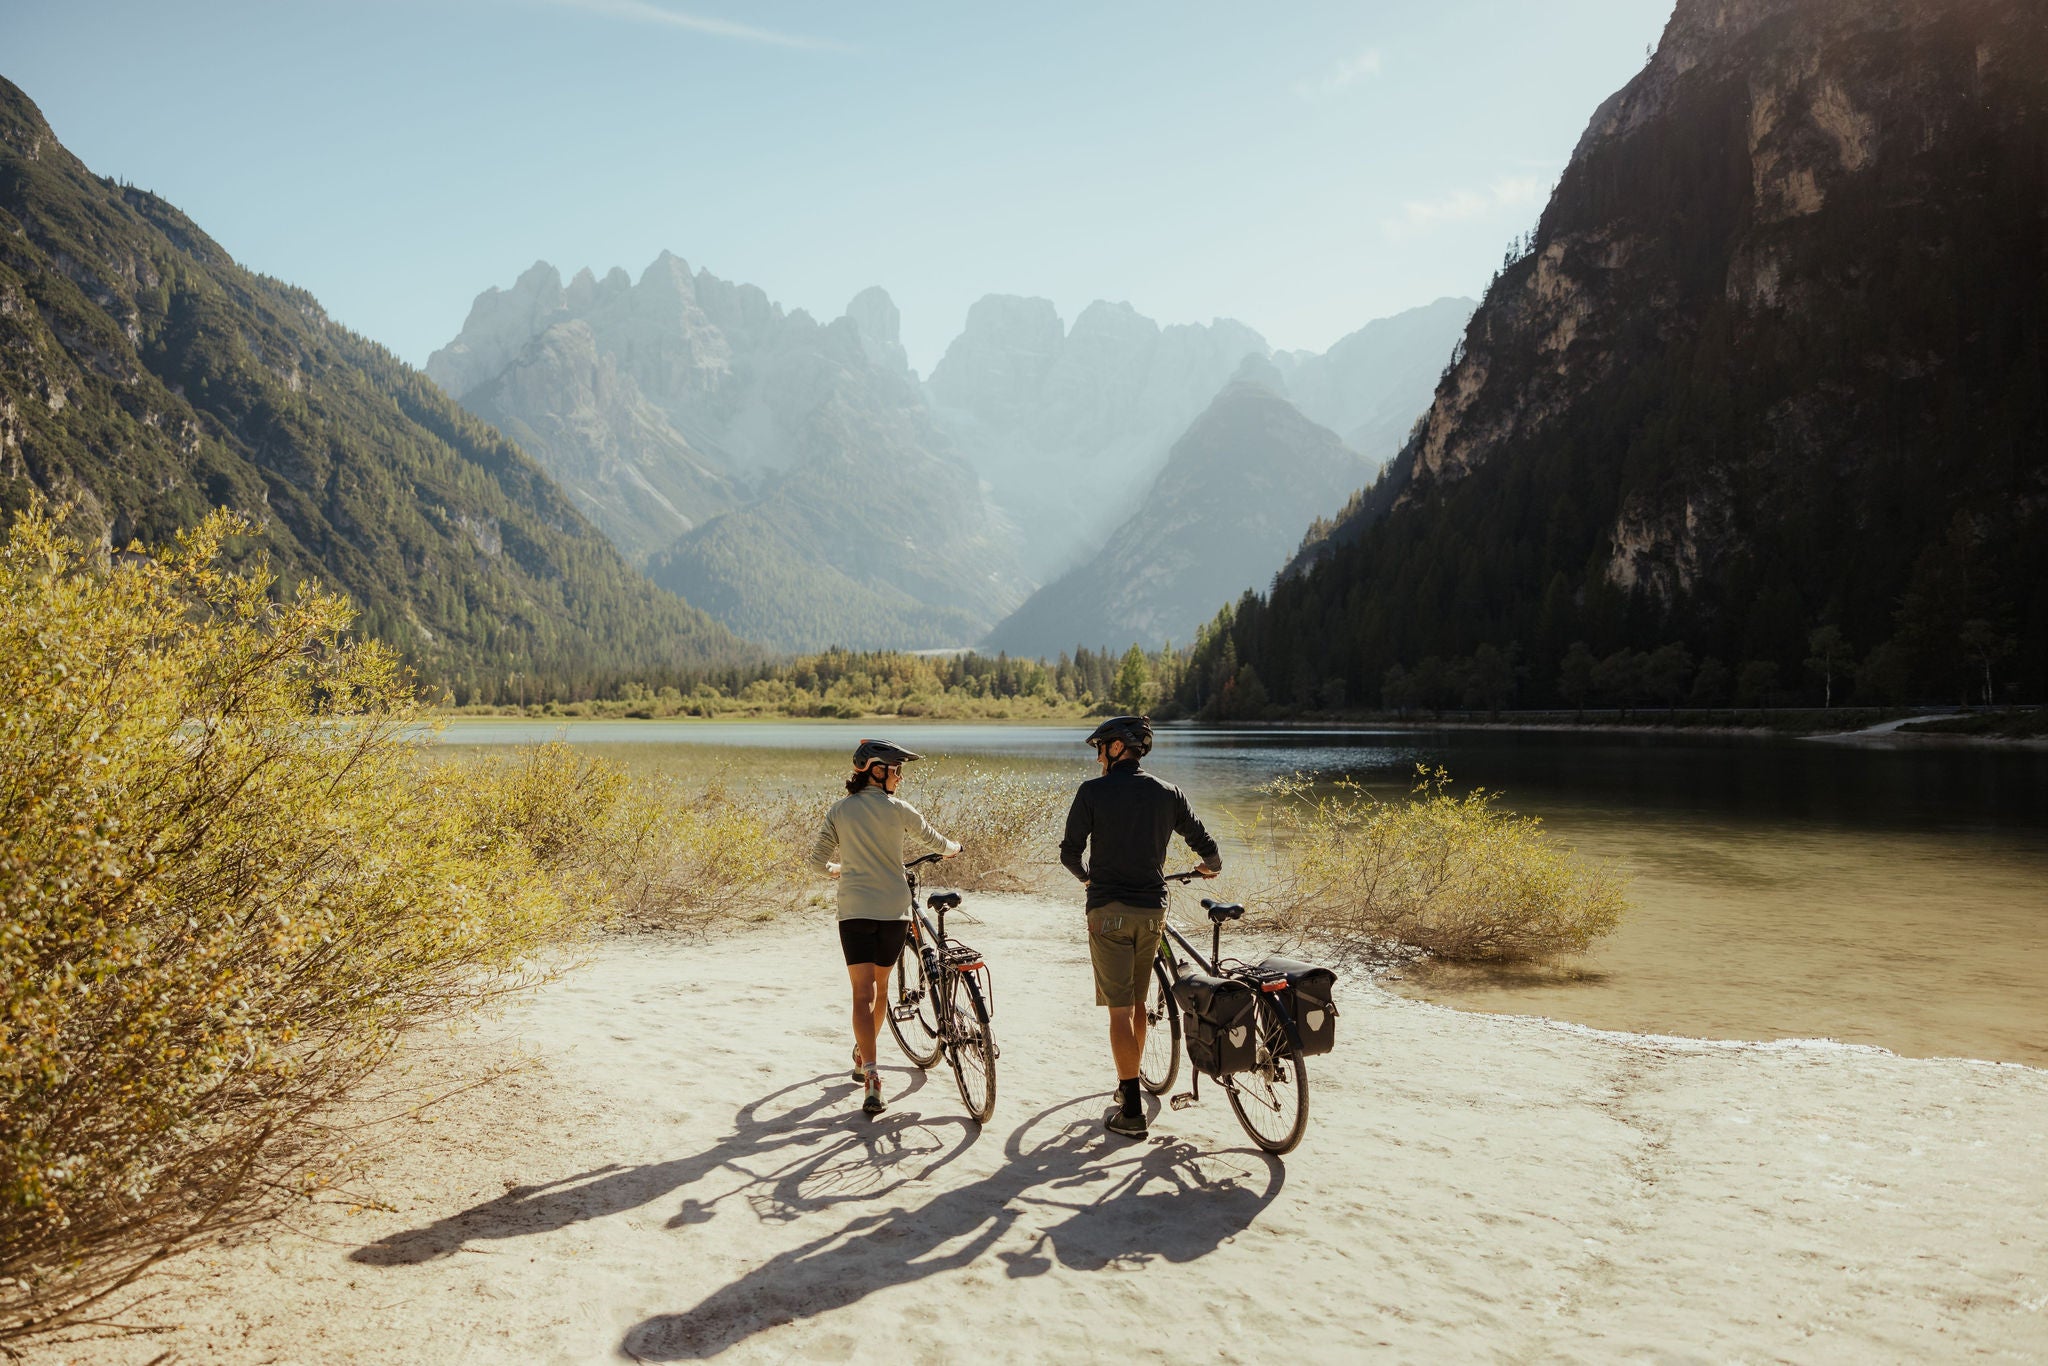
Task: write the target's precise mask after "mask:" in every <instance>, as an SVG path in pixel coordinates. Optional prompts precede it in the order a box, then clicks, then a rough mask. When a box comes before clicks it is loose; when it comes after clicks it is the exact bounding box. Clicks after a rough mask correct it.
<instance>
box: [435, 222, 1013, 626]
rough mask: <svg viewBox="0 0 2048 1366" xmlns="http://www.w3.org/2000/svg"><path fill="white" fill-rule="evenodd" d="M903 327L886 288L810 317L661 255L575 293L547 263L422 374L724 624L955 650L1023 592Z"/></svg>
mask: <svg viewBox="0 0 2048 1366" xmlns="http://www.w3.org/2000/svg"><path fill="white" fill-rule="evenodd" d="M897 327H898V317H897V312H896V306H895V304H894V303H893V302H892V301H891V300H890V298H889V296H888V295H887V294H886V293H885V292H883V291H882V290H880V289H869V290H865V291H863V292H862V293H861V294H859V295H857V296H856V297H855V298H854V299H853V301H852V302H851V303H850V304H848V306H847V313H846V315H845V316H844V317H842V318H840V319H838V320H837V321H835V322H833V323H831V324H830V325H827V326H820V325H819V324H818V323H817V322H816V321H815V320H814V319H813V318H811V316H810V315H809V314H807V313H804V312H803V311H801V310H795V311H789V312H785V311H784V310H783V309H782V308H781V307H780V306H779V305H777V304H775V303H774V302H773V301H771V300H770V299H769V298H768V296H767V295H766V294H765V293H763V292H762V291H761V290H759V289H757V288H755V287H754V286H752V285H735V284H732V283H730V282H728V281H725V280H721V279H719V278H717V277H716V276H713V275H711V274H710V273H709V272H705V271H698V272H695V273H693V272H692V271H691V270H690V268H689V266H688V265H687V264H686V263H684V262H683V261H682V260H680V259H679V258H677V257H675V256H672V255H670V254H668V253H666V252H664V253H663V254H662V255H661V256H660V257H659V258H658V259H656V260H655V261H654V263H653V264H652V265H650V266H648V268H647V269H646V270H645V271H644V272H642V274H641V276H640V278H639V280H637V281H635V280H633V279H631V278H630V277H628V276H627V275H626V274H625V272H624V271H620V270H614V271H612V272H610V273H609V274H608V275H606V276H605V277H604V278H602V279H599V278H597V277H596V276H595V275H593V274H592V273H591V272H590V271H588V270H585V271H583V272H581V273H579V274H578V275H577V276H576V277H575V278H574V279H572V280H571V281H569V283H568V284H567V285H566V286H565V285H564V284H563V283H562V281H561V277H560V276H559V274H557V273H556V271H555V270H554V268H553V267H551V266H548V265H546V264H545V263H542V264H539V265H536V266H535V267H533V268H532V269H531V270H529V271H527V272H526V274H524V275H522V276H521V277H520V278H519V280H518V281H517V282H516V283H515V284H514V285H513V286H512V287H511V288H510V289H506V290H497V289H492V290H488V291H486V292H485V293H484V294H482V295H481V296H479V297H478V299H477V301H476V303H475V305H474V307H473V308H472V309H471V311H470V316H469V319H468V321H467V322H466V323H465V324H464V326H463V330H462V333H461V335H460V336H458V337H457V338H456V340H455V341H454V342H452V343H450V344H449V345H448V346H447V347H445V348H443V349H442V350H440V351H438V352H436V353H435V354H434V356H433V358H432V359H431V360H429V361H428V363H427V371H428V373H429V374H430V375H432V376H433V377H434V379H435V380H436V382H438V383H439V384H441V385H442V387H443V388H444V389H446V390H447V391H448V392H450V393H451V394H456V395H459V396H460V398H461V401H462V403H463V405H464V406H465V407H467V408H468V409H469V410H470V411H472V412H474V413H476V414H477V415H478V416H480V417H484V418H486V419H488V420H489V421H491V422H494V423H496V424H497V425H498V426H500V427H501V428H503V429H505V430H507V431H508V432H512V433H514V434H516V435H517V436H518V438H519V440H520V441H521V443H522V444H523V445H525V446H526V447H527V449H529V450H530V451H532V452H533V453H534V455H535V457H536V458H537V459H539V460H540V461H541V463H542V464H543V465H545V466H546V467H547V469H548V470H549V472H550V473H551V474H553V475H554V476H555V477H556V478H557V479H559V480H560V481H561V482H562V484H563V486H564V487H565V488H567V489H568V490H569V492H570V493H571V495H572V496H574V497H575V498H576V500H577V502H578V504H579V505H580V506H581V507H582V508H583V510H584V511H585V512H586V513H587V514H588V515H590V516H591V517H592V518H593V519H595V520H596V521H597V522H598V524H599V525H600V526H601V527H603V528H604V529H605V531H606V533H607V534H608V535H610V536H611V538H612V539H613V541H614V542H615V543H617V544H618V546H619V547H620V548H621V549H622V550H624V551H625V552H626V553H628V554H629V555H631V556H632V557H633V558H634V559H635V560H637V561H639V562H640V563H642V564H643V565H645V566H647V568H648V571H649V573H650V574H651V575H652V576H653V577H654V579H655V580H656V581H657V582H659V583H662V584H664V585H665V586H668V587H671V588H674V589H676V590H678V591H681V592H687V593H690V594H693V595H696V596H698V597H700V598H701V599H702V601H703V602H704V604H705V605H706V608H707V610H709V611H710V612H712V613H713V615H715V616H717V617H718V618H719V619H720V620H722V621H724V622H726V623H727V624H728V625H732V626H735V627H736V628H737V629H742V630H744V631H747V632H751V633H752V634H753V636H754V638H756V639H760V640H764V641H767V642H769V643H771V644H775V645H779V646H784V647H787V648H819V647H822V646H825V645H831V644H839V645H855V646H940V645H951V644H958V643H960V642H962V641H964V640H969V639H972V638H973V637H974V636H976V635H978V634H980V633H981V632H982V631H983V630H986V629H987V627H988V625H989V623H991V622H993V621H995V620H997V619H998V618H1000V617H1001V616H1002V615H1004V614H1005V613H1006V612H1008V611H1009V610H1010V609H1011V608H1013V607H1015V606H1016V605H1017V603H1018V602H1020V601H1021V600H1022V599H1023V597H1024V596H1025V594H1026V593H1028V592H1029V591H1030V589H1031V587H1032V583H1031V581H1030V580H1029V579H1028V578H1027V576H1026V575H1025V573H1024V572H1023V570H1022V569H1021V568H1020V566H1019V564H1018V559H1017V554H1016V541H1017V532H1016V530H1015V528H1014V527H1013V526H1012V525H1011V524H1010V523H1009V522H1008V521H1007V520H1006V519H1005V518H1004V517H1003V516H1002V515H1001V514H1000V513H999V512H997V511H996V510H995V509H994V508H993V507H991V506H990V504H989V503H988V501H987V500H986V499H985V498H984V497H983V494H982V490H981V486H980V482H979V480H978V479H977V478H976V477H975V475H974V472H973V471H972V470H971V469H970V468H969V467H968V466H967V464H966V463H965V462H963V461H962V460H961V459H960V458H959V457H958V456H957V455H956V454H955V452H954V450H953V448H952V446H951V443H950V442H949V440H948V439H947V437H946V436H945V434H944V433H943V432H941V431H940V430H939V429H938V428H937V427H936V426H935V425H934V424H933V422H932V421H931V417H930V414H929V412H928V411H927V410H926V407H925V404H924V398H923V395H922V393H921V392H920V390H919V388H918V385H917V381H916V377H915V376H914V375H912V374H911V372H910V368H909V365H908V362H907V360H906V358H905V355H904V352H903V346H902V343H901V341H900V339H899V337H898V334H897ZM826 585H829V586H830V587H829V590H828V589H827V588H826ZM741 622H744V623H745V625H744V627H740V626H739V623H741Z"/></svg>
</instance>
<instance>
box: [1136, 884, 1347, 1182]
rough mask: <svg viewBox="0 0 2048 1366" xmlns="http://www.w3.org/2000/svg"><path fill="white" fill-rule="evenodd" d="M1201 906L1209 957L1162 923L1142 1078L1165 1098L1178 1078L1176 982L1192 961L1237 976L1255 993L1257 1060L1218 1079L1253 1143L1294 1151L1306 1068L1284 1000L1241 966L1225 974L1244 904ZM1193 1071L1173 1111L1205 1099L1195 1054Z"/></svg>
mask: <svg viewBox="0 0 2048 1366" xmlns="http://www.w3.org/2000/svg"><path fill="white" fill-rule="evenodd" d="M1200 876H1201V873H1200V871H1199V870H1197V869H1189V870H1188V871H1187V872H1185V873H1168V874H1167V875H1166V880H1167V881H1168V882H1177V883H1179V884H1181V885H1182V886H1183V887H1184V886H1186V885H1187V884H1188V883H1189V882H1192V881H1193V880H1194V879H1196V878H1198V877H1200ZM1202 909H1203V910H1204V911H1207V912H1208V914H1209V931H1210V938H1209V944H1210V947H1209V956H1208V957H1207V958H1204V957H1203V956H1202V955H1201V952H1200V951H1199V950H1197V949H1196V948H1195V946H1194V945H1193V944H1190V943H1189V942H1188V940H1187V936H1185V935H1183V934H1182V933H1181V932H1180V930H1179V929H1178V928H1177V927H1176V926H1175V925H1174V924H1173V922H1172V921H1171V920H1168V921H1166V922H1165V928H1164V931H1163V933H1162V934H1161V935H1160V938H1159V953H1158V956H1157V957H1155V958H1154V959H1153V960H1152V986H1151V988H1150V989H1148V990H1147V991H1146V993H1145V1003H1144V1005H1145V1048H1144V1053H1143V1056H1142V1057H1141V1059H1140V1061H1139V1066H1138V1080H1139V1082H1140V1084H1142V1085H1143V1086H1144V1088H1145V1089H1146V1090H1148V1091H1150V1092H1151V1093H1152V1094H1153V1095H1155V1096H1157V1095H1164V1094H1165V1093H1166V1090H1167V1088H1168V1087H1170V1086H1172V1085H1173V1080H1174V1078H1175V1077H1176V1076H1178V1075H1179V1073H1180V1055H1181V1053H1182V1051H1183V1043H1184V1038H1183V1036H1184V1028H1183V1026H1182V1023H1181V1011H1180V1002H1179V1001H1178V1000H1176V999H1175V998H1174V995H1173V984H1174V982H1176V981H1177V980H1179V978H1180V977H1181V975H1182V974H1183V973H1184V972H1186V970H1187V966H1188V965H1189V964H1192V965H1193V966H1194V967H1196V968H1199V969H1200V970H1201V971H1203V972H1205V973H1207V974H1208V975H1209V976H1211V977H1236V978H1239V979H1240V980H1242V981H1244V982H1245V983H1246V984H1247V985H1249V986H1250V987H1251V988H1252V990H1253V991H1254V992H1255V993H1256V994H1257V1006H1258V1035H1259V1037H1258V1039H1257V1040H1256V1042H1255V1048H1254V1053H1255V1056H1256V1058H1257V1063H1256V1065H1255V1066H1254V1067H1253V1068H1252V1069H1251V1070H1249V1071H1245V1072H1233V1073H1226V1074H1224V1075H1222V1076H1219V1077H1215V1080H1216V1081H1217V1082H1218V1083H1219V1084H1220V1085H1221V1086H1222V1087H1223V1093H1224V1095H1225V1096H1227V1097H1228V1098H1229V1100H1230V1108H1231V1109H1232V1110H1233V1111H1235V1112H1236V1114H1237V1122H1238V1123H1239V1124H1242V1125H1243V1126H1244V1131H1245V1133H1247V1134H1249V1135H1250V1136H1251V1140H1252V1142H1254V1143H1256V1144H1258V1145H1259V1146H1260V1147H1261V1148H1263V1149H1265V1150H1266V1151H1267V1152H1269V1153H1288V1152H1292V1151H1294V1149H1295V1147H1296V1146H1297V1145H1298V1144H1299V1143H1300V1142H1301V1138H1302V1135H1303V1134H1304V1133H1306V1132H1307V1130H1308V1064H1307V1063H1306V1062H1305V1061H1304V1060H1303V1058H1302V1056H1301V1049H1300V1046H1299V1041H1300V1035H1299V1033H1298V1032H1297V1029H1296V1026H1295V1022H1294V1021H1293V1020H1292V1019H1291V1018H1289V1016H1288V1012H1287V1007H1286V1006H1285V1005H1284V1004H1283V1003H1282V1002H1281V1000H1280V999H1279V991H1278V984H1275V983H1273V982H1270V981H1268V980H1266V979H1264V978H1262V977H1260V976H1259V975H1258V974H1257V973H1255V972H1254V970H1253V969H1252V968H1251V967H1250V966H1248V965H1247V964H1244V963H1233V965H1232V966H1231V967H1230V968H1229V970H1228V971H1225V969H1224V959H1223V956H1222V955H1223V923H1224V922H1225V921H1226V920H1238V919H1241V918H1242V917H1243V915H1244V907H1242V906H1239V905H1236V904H1234V903H1232V902H1226V901H1214V900H1211V899H1210V898H1208V897H1203V898H1202ZM1176 945H1178V946H1179V948H1180V950H1181V951H1182V953H1184V954H1185V955H1186V959H1185V961H1183V960H1182V959H1181V958H1178V957H1176V956H1175V954H1174V948H1175V946H1176ZM1188 1066H1189V1068H1190V1069H1192V1070H1194V1071H1195V1073H1196V1075H1195V1080H1194V1083H1193V1085H1194V1089H1192V1090H1188V1091H1183V1092H1181V1093H1180V1094H1179V1095H1177V1096H1175V1097H1173V1099H1172V1102H1171V1103H1172V1105H1173V1108H1174V1109H1176V1110H1184V1109H1186V1108H1187V1107H1188V1106H1190V1105H1193V1104H1194V1103H1195V1102H1196V1100H1197V1099H1199V1097H1200V1087H1201V1079H1200V1077H1201V1074H1200V1070H1199V1069H1196V1068H1195V1067H1194V1059H1193V1057H1192V1055H1190V1057H1189V1060H1188Z"/></svg>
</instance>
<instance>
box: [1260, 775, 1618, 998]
mask: <svg viewBox="0 0 2048 1366" xmlns="http://www.w3.org/2000/svg"><path fill="white" fill-rule="evenodd" d="M1417 779H1418V782H1417V785H1416V790H1415V794H1414V797H1413V799H1412V800H1410V801H1406V802H1382V801H1379V800H1377V799H1376V798H1374V797H1372V796H1370V795H1368V794H1367V793H1365V792H1364V791H1363V790H1362V789H1360V788H1359V787H1358V786H1357V785H1356V784H1354V783H1351V782H1348V781H1347V782H1340V783H1337V784H1335V785H1334V788H1332V789H1318V788H1317V787H1316V786H1315V785H1314V784H1313V783H1312V782H1311V781H1310V780H1309V779H1307V778H1305V777H1302V776H1299V775H1297V776H1296V777H1294V778H1290V779H1283V780H1281V781H1280V782H1278V783H1275V784H1273V785H1272V787H1271V788H1269V789H1268V791H1269V793H1270V794H1271V796H1272V797H1273V798H1274V805H1273V806H1272V807H1271V808H1270V809H1269V813H1268V817H1267V819H1264V820H1262V822H1261V823H1260V825H1259V826H1258V827H1257V828H1255V829H1254V830H1253V831H1252V832H1251V833H1252V837H1253V838H1252V842H1253V844H1254V848H1255V856H1256V857H1258V858H1259V859H1260V860H1261V861H1262V862H1264V863H1265V865H1266V866H1267V867H1269V868H1271V869H1272V870H1274V872H1273V885H1272V886H1271V887H1269V888H1267V889H1266V890H1265V891H1264V893H1263V899H1264V900H1265V901H1266V902H1267V903H1268V904H1270V905H1272V906H1273V907H1274V908H1275V910H1276V911H1277V912H1278V913H1279V915H1280V917H1281V918H1282V920H1283V922H1284V923H1287V924H1289V925H1290V926H1291V927H1292V928H1294V929H1297V930H1301V931H1308V932H1314V933H1325V934H1330V935H1333V936H1335V937H1337V938H1338V939H1339V940H1343V941H1350V944H1351V946H1353V947H1359V948H1362V947H1365V946H1366V945H1368V944H1369V943H1371V942H1372V941H1385V940H1393V941H1396V942H1399V943H1403V944H1407V945H1411V946H1413V947H1415V948H1418V949H1422V950H1424V951H1426V952H1428V953H1430V954H1433V955H1435V956H1437V957H1441V958H1446V959H1452V960H1465V961H1494V962H1510V961H1518V960H1528V959H1537V958H1544V957H1549V956H1552V955H1555V954H1559V953H1574V952H1579V951H1581V950H1584V949H1585V948H1587V947H1588V946H1589V945H1591V944H1592V942H1593V941H1594V940H1595V939H1598V938H1600V937H1601V936H1602V935H1605V934H1609V933H1611V932H1613V930H1614V928H1615V927H1616V926H1617V925H1618V924H1620V922H1621V917H1622V914H1623V912H1624V911H1625V910H1626V909H1627V895H1626V890H1627V889H1626V883H1625V881H1624V880H1623V879H1622V877H1621V876H1620V875H1619V874H1618V873H1617V872H1616V871H1615V870H1614V869H1613V868H1611V867H1608V866H1605V865H1600V864H1592V863H1587V862H1585V861H1583V860H1581V859H1579V858H1578V857H1577V856H1576V855H1575V854H1573V853H1572V852H1571V851H1570V850H1567V849H1563V848H1559V847H1558V846H1556V845H1555V844H1553V843H1551V842H1550V840H1549V839H1548V837H1547V836H1545V835H1544V833H1543V831H1542V829H1541V828H1540V822H1539V821H1538V820H1537V819H1536V818H1535V817H1530V816H1516V815H1513V814H1510V813H1508V812H1504V811H1501V810H1500V809H1499V808H1498V806H1497V804H1496V802H1497V795H1496V794H1494V793H1489V792H1485V791H1480V790H1475V791H1473V792H1471V793H1468V794H1466V795H1465V796H1463V797H1454V796H1452V795H1451V793H1450V791H1449V787H1450V778H1449V775H1448V774H1446V773H1445V772H1444V771H1443V770H1442V769H1437V770H1435V771H1434V772H1431V771H1429V770H1426V769H1423V768H1420V767H1418V769H1417Z"/></svg>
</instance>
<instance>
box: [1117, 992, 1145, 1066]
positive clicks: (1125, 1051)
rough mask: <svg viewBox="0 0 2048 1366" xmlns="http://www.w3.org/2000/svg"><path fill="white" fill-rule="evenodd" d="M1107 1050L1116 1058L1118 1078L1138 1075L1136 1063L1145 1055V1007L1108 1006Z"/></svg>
mask: <svg viewBox="0 0 2048 1366" xmlns="http://www.w3.org/2000/svg"><path fill="white" fill-rule="evenodd" d="M1109 1052H1110V1056H1111V1057H1113V1058H1115V1059H1116V1074H1117V1077H1118V1078H1119V1079H1122V1078H1126V1077H1135V1076H1137V1075H1138V1063H1139V1060H1140V1059H1141V1058H1143V1057H1144V1056H1145V1007H1143V1006H1141V1005H1138V1006H1111V1007H1110V1008H1109Z"/></svg>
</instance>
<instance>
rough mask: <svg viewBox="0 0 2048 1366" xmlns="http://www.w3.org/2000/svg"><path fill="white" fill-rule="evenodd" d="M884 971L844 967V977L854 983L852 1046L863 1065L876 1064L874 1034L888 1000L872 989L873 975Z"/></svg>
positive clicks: (864, 966)
mask: <svg viewBox="0 0 2048 1366" xmlns="http://www.w3.org/2000/svg"><path fill="white" fill-rule="evenodd" d="M886 971H887V970H886V969H884V968H878V967H876V966H875V965H874V964H873V963H848V964H847V965H846V975H847V977H848V978H849V979H850V980H851V981H852V982H853V1043H854V1047H856V1048H858V1049H859V1050H860V1060H861V1061H862V1062H863V1063H871V1062H873V1061H874V1060H875V1030H876V1028H877V1026H878V1025H879V1024H880V1023H881V1011H882V1009H883V1008H884V1007H885V1006H886V1005H887V1003H888V997H887V996H885V995H883V994H882V993H881V992H879V991H877V990H876V989H875V986H876V983H875V974H877V973H880V972H886Z"/></svg>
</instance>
